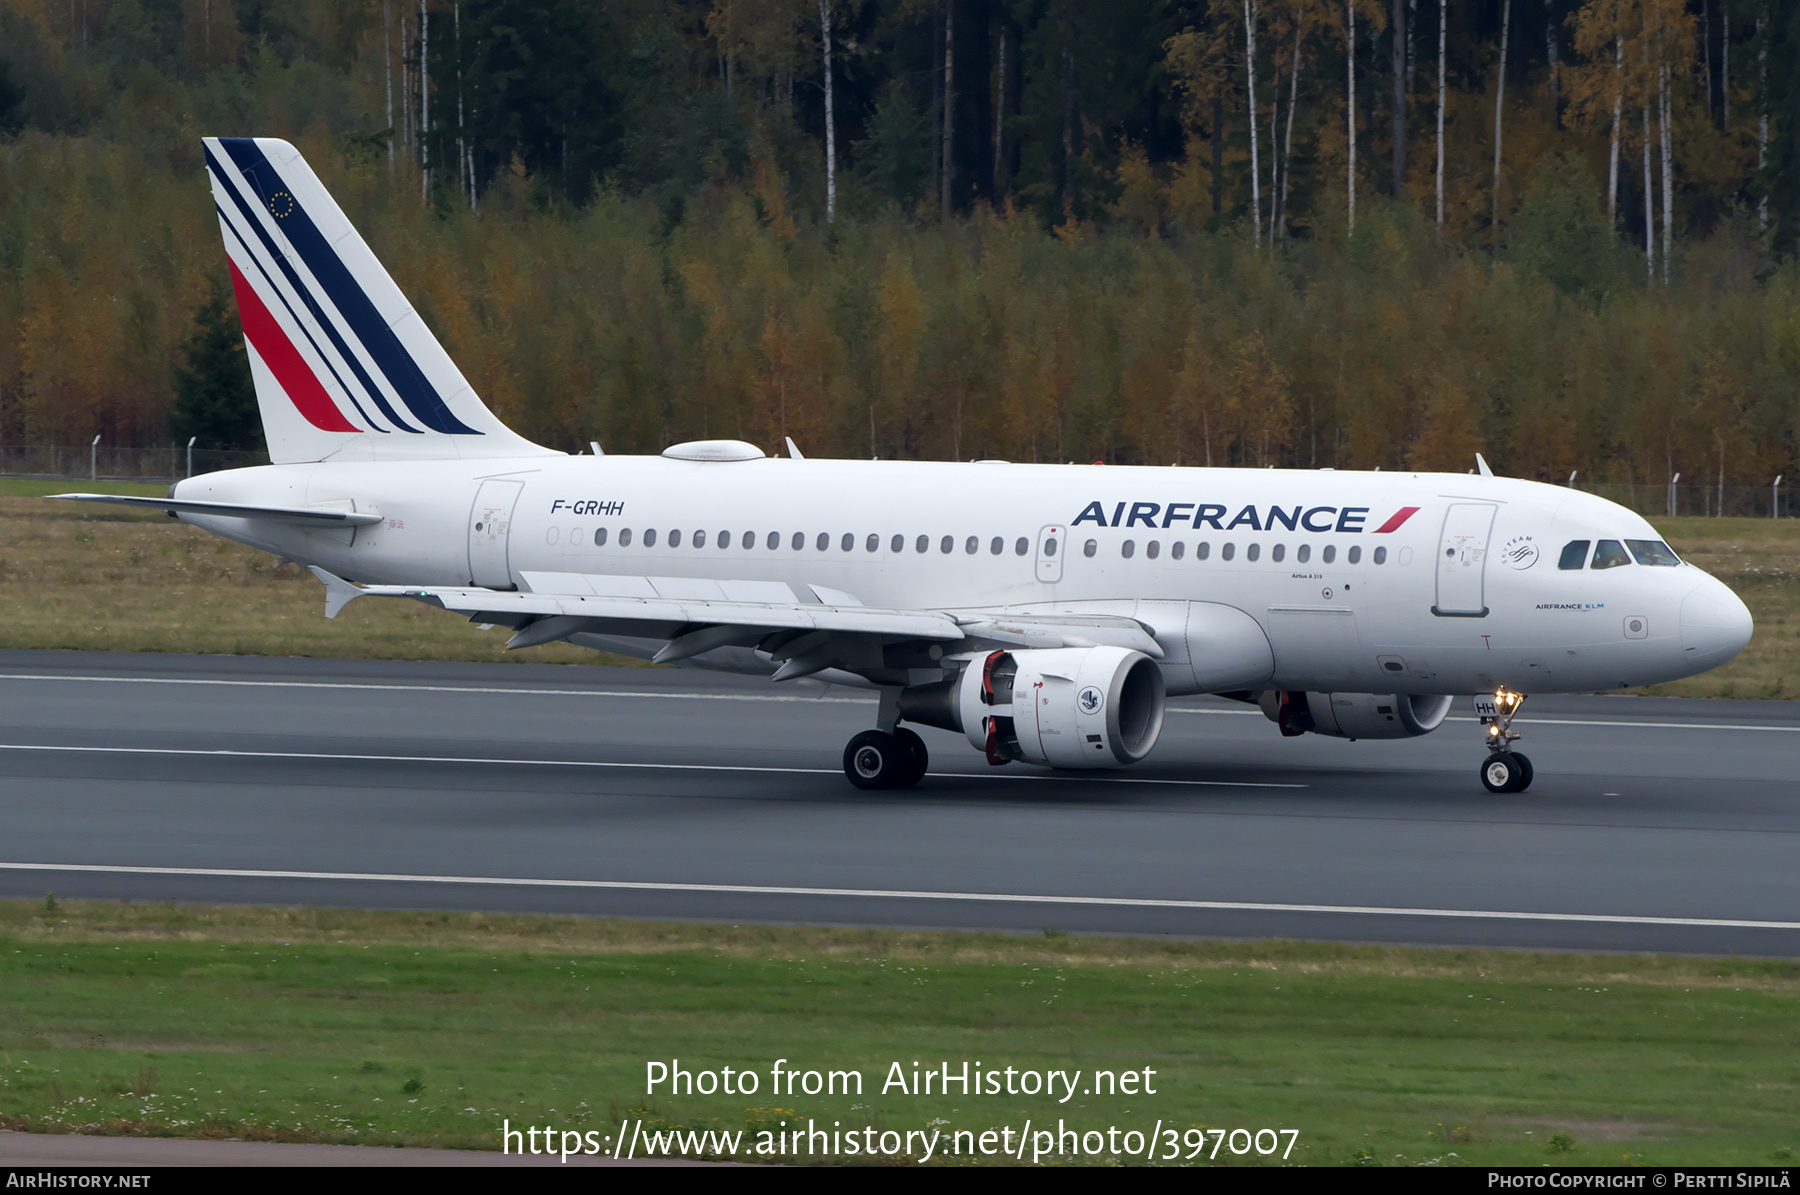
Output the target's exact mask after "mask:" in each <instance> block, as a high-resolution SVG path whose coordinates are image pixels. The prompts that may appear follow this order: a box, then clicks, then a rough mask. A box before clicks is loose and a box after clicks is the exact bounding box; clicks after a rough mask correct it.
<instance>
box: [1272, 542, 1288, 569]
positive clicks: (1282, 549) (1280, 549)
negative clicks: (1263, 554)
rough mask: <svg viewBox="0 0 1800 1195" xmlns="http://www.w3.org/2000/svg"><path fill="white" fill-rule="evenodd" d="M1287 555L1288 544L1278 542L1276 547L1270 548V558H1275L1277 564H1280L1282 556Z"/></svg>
mask: <svg viewBox="0 0 1800 1195" xmlns="http://www.w3.org/2000/svg"><path fill="white" fill-rule="evenodd" d="M1286 555H1287V545H1286V544H1276V545H1275V546H1274V547H1272V548H1270V549H1269V559H1270V560H1273V561H1274V562H1275V563H1276V564H1280V563H1281V560H1282V557H1284V556H1286Z"/></svg>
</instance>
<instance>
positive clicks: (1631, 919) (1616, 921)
mask: <svg viewBox="0 0 1800 1195" xmlns="http://www.w3.org/2000/svg"><path fill="white" fill-rule="evenodd" d="M0 871H56V872H86V873H91V874H101V875H144V876H189V877H194V878H198V879H255V880H336V881H363V882H375V883H386V884H464V885H479V886H483V887H501V888H573V889H607V890H618V891H629V892H701V893H714V894H719V895H730V896H840V897H841V896H850V897H867V898H871V899H884V900H932V901H959V900H960V901H977V902H981V903H984V904H1033V905H1086V906H1100V907H1106V908H1131V909H1186V910H1191V911H1196V912H1225V913H1246V912H1248V913H1346V914H1352V915H1358V914H1360V915H1362V916H1374V917H1440V918H1461V919H1475V920H1485V921H1564V922H1581V923H1587V924H1606V925H1661V926H1692V927H1696V928H1707V929H1785V930H1795V929H1800V921H1745V920H1737V919H1732V918H1721V917H1649V916H1636V915H1632V914H1625V913H1522V912H1512V911H1504V910H1499V909H1410V908H1394V907H1388V906H1383V905H1310V904H1281V903H1274V902H1267V901H1235V900H1155V899H1150V898H1145V897H1129V896H1037V895H1020V894H1014V893H1001V892H927V891H911V890H907V889H894V888H795V887H786V886H774V885H764V884H678V883H657V882H652V881H638V880H556V879H534V878H529V877H519V876H441V875H408V874H405V873H394V872H357V871H269V870H261V869H253V868H235V867H132V866H123V865H116V864H106V863H0Z"/></svg>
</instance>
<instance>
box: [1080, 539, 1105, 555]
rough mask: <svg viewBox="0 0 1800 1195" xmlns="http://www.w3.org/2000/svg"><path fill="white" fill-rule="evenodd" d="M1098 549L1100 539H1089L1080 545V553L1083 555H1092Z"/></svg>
mask: <svg viewBox="0 0 1800 1195" xmlns="http://www.w3.org/2000/svg"><path fill="white" fill-rule="evenodd" d="M1099 550H1100V541H1099V540H1095V539H1090V540H1088V541H1087V542H1086V543H1085V544H1082V545H1081V554H1082V555H1083V556H1092V555H1093V554H1094V553H1095V552H1098V551H1099Z"/></svg>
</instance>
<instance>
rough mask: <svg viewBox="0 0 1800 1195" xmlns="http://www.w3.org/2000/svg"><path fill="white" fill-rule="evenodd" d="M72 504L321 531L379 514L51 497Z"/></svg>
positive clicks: (371, 520)
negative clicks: (264, 522) (256, 521)
mask: <svg viewBox="0 0 1800 1195" xmlns="http://www.w3.org/2000/svg"><path fill="white" fill-rule="evenodd" d="M50 496H51V497H52V498H67V499H69V500H71V501H74V502H105V503H107V504H109V505H112V506H137V507H141V508H143V509H145V510H163V511H167V512H169V513H170V514H184V515H219V516H222V517H224V518H231V519H272V520H274V521H275V522H277V523H299V524H302V525H306V526H311V525H317V526H321V527H326V526H337V527H370V526H373V525H374V524H376V523H379V522H381V516H380V515H378V514H359V513H357V512H356V511H353V510H329V509H325V508H319V509H313V508H310V507H305V506H300V507H294V506H244V505H241V504H239V503H236V502H193V501H189V500H187V499H185V498H131V497H127V496H125V495H123V494H51V495H50Z"/></svg>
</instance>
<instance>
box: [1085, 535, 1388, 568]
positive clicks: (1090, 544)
mask: <svg viewBox="0 0 1800 1195" xmlns="http://www.w3.org/2000/svg"><path fill="white" fill-rule="evenodd" d="M1099 550H1100V544H1099V543H1098V542H1097V541H1095V540H1091V539H1090V540H1088V541H1087V543H1085V544H1083V545H1082V548H1081V554H1082V555H1083V556H1092V555H1094V554H1095V553H1096V552H1098V551H1099ZM1186 554H1187V544H1185V543H1183V542H1182V541H1181V540H1176V541H1175V542H1174V543H1172V544H1170V545H1169V559H1171V560H1180V559H1181V558H1182V557H1183V556H1185V555H1186ZM1119 555H1121V556H1123V557H1124V558H1125V559H1127V560H1130V559H1131V558H1132V557H1133V556H1135V555H1137V541H1136V540H1130V539H1128V540H1126V541H1125V542H1124V543H1122V544H1120V545H1119ZM1144 555H1145V556H1146V557H1148V558H1149V559H1151V560H1155V559H1156V558H1157V557H1158V556H1161V555H1162V541H1161V540H1155V539H1153V540H1151V541H1150V542H1148V543H1146V544H1145V545H1144ZM1211 555H1212V544H1210V543H1208V542H1207V541H1206V540H1201V541H1200V542H1199V543H1197V544H1195V545H1194V559H1195V560H1205V559H1207V558H1208V557H1210V556H1211ZM1236 555H1237V545H1236V544H1231V543H1226V544H1220V545H1219V559H1220V560H1230V559H1232V558H1233V557H1234V556H1236ZM1387 556H1388V552H1387V549H1386V548H1376V549H1375V553H1374V556H1373V557H1372V559H1373V560H1374V561H1375V563H1376V564H1386V563H1387ZM1261 558H1262V545H1261V544H1259V543H1249V544H1245V545H1244V559H1245V560H1249V561H1252V562H1254V561H1256V560H1259V559H1261ZM1286 559H1287V545H1286V544H1275V545H1274V546H1273V547H1271V548H1270V549H1269V560H1270V561H1271V562H1273V563H1275V564H1280V563H1282V562H1283V561H1284V560H1286ZM1344 559H1345V560H1347V561H1349V562H1350V563H1351V564H1361V563H1362V548H1361V547H1360V546H1357V545H1352V546H1351V548H1350V550H1349V551H1348V552H1346V553H1344ZM1311 560H1312V545H1311V544H1301V545H1300V546H1299V547H1297V548H1295V549H1294V563H1296V564H1306V563H1308V562H1310V561H1311ZM1336 560H1337V545H1336V544H1326V545H1325V546H1324V548H1322V549H1320V551H1319V562H1320V563H1321V564H1332V563H1334V562H1336Z"/></svg>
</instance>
